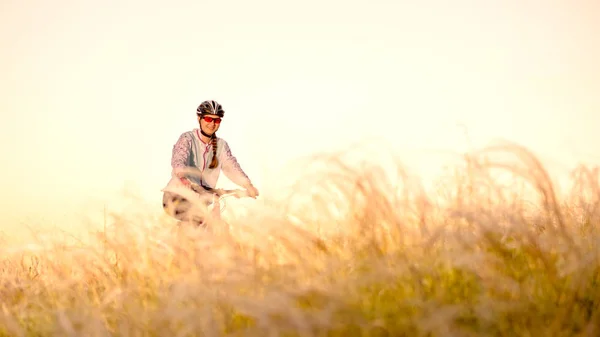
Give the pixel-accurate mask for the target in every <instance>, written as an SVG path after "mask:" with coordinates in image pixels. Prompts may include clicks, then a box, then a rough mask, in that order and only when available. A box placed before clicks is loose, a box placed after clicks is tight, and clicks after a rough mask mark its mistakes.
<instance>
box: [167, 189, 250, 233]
mask: <svg viewBox="0 0 600 337" xmlns="http://www.w3.org/2000/svg"><path fill="white" fill-rule="evenodd" d="M163 193H164V194H163V209H164V210H165V212H166V213H167V214H168V215H169V216H171V217H172V218H174V219H176V220H178V222H177V225H178V226H181V225H182V224H191V225H193V226H195V227H202V228H205V229H206V228H207V227H208V224H209V223H213V222H218V221H221V220H222V219H221V213H222V212H223V210H224V209H225V203H223V201H224V199H225V198H228V197H236V198H238V199H239V198H243V197H250V196H249V194H248V192H247V191H246V190H243V189H209V188H206V187H203V186H200V185H198V184H195V183H192V184H191V185H189V186H180V187H174V188H165V189H164V190H163ZM221 204H223V207H221Z"/></svg>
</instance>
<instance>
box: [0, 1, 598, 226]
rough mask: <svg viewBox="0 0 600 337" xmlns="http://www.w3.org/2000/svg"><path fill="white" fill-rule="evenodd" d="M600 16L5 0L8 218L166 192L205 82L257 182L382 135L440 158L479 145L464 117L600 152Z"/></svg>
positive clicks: (436, 5) (423, 6) (472, 8)
mask: <svg viewBox="0 0 600 337" xmlns="http://www.w3.org/2000/svg"><path fill="white" fill-rule="evenodd" d="M599 17H600V2H598V1H591V0H589V1H529V0H489V1H481V0H457V1H442V0H425V1H380V0H371V1H366V0H364V1H348V0H346V1H341V0H329V1H316V0H306V1H302V2H295V3H294V4H291V2H285V1H275V0H256V1H240V0H238V1H171V2H164V1H163V2H157V1H148V0H145V1H137V0H119V1H117V0H110V1H91V0H87V1H85V0H80V1H74V0H56V1H40V0H29V1H23V0H2V2H1V3H0V28H1V29H0V46H1V48H2V50H3V52H2V53H1V54H0V61H1V62H0V73H1V74H2V79H1V80H0V92H1V93H2V96H1V99H0V112H1V115H0V116H1V117H0V131H1V132H0V137H1V138H0V149H1V152H0V153H1V154H2V156H3V157H4V158H5V161H4V164H3V166H2V171H1V172H2V174H1V175H0V188H1V189H2V191H3V196H2V198H3V200H2V205H3V206H2V207H3V208H2V214H1V218H2V220H1V221H2V222H1V223H2V225H1V226H0V230H2V228H6V229H9V230H10V229H11V228H13V227H12V226H15V225H14V224H15V223H17V222H19V221H25V220H24V219H29V220H26V221H34V220H33V219H43V221H63V219H64V217H68V216H72V215H73V214H75V213H76V212H79V211H81V210H82V209H83V208H82V207H84V206H85V207H92V208H94V209H97V210H98V212H101V210H102V205H103V204H106V203H108V204H110V200H111V198H112V196H113V195H114V194H115V193H118V192H119V191H120V190H121V189H122V188H123V186H125V185H127V184H133V185H135V186H137V187H139V188H140V193H141V194H142V195H143V196H144V197H145V198H146V199H148V200H150V201H154V200H155V202H156V204H157V207H158V206H159V203H160V198H161V193H160V189H161V188H162V187H163V186H164V185H165V184H166V183H167V181H168V179H169V173H170V156H171V149H172V146H173V144H174V143H175V141H176V140H177V138H178V137H179V135H180V134H181V133H182V132H184V131H187V130H190V129H192V128H195V127H197V124H196V119H195V109H196V107H197V105H198V104H199V103H200V102H202V101H203V100H206V99H216V100H217V101H219V102H220V103H222V104H223V106H224V108H225V111H226V115H225V119H224V122H223V124H222V126H221V130H220V131H219V133H218V134H219V136H221V137H223V138H225V139H226V140H227V141H228V142H229V144H230V146H231V148H232V150H233V152H234V155H236V156H237V158H238V160H239V161H240V163H241V164H242V166H243V168H244V169H245V170H246V172H247V173H248V174H249V175H250V177H251V178H252V179H253V181H254V182H255V184H256V185H257V187H258V188H259V189H261V188H262V187H263V186H267V183H268V182H271V180H267V179H273V178H274V177H277V174H276V173H275V174H274V173H273V172H277V169H278V168H279V167H281V166H282V165H285V164H286V163H287V162H288V161H289V160H290V159H293V158H295V157H297V156H300V155H306V154H310V153H315V152H318V151H322V150H327V149H333V148H336V147H338V146H342V145H344V144H348V143H350V142H357V141H360V140H361V139H363V138H364V139H371V138H372V137H379V138H381V139H384V140H385V141H387V142H388V143H389V144H392V145H393V146H394V147H396V148H397V149H398V150H399V151H412V152H410V153H412V154H411V155H410V156H409V155H408V154H407V157H406V161H407V162H408V163H409V164H413V165H415V166H416V167H417V169H418V170H421V172H422V173H423V174H424V175H426V172H428V170H431V165H430V161H428V160H425V159H424V158H425V157H426V155H419V156H418V155H416V154H415V153H416V152H415V151H420V150H423V149H427V150H434V149H435V150H437V149H439V150H453V151H462V150H464V149H465V146H466V145H465V141H464V137H463V131H462V129H461V128H460V127H458V125H465V126H466V127H467V128H468V129H469V133H470V136H471V138H472V140H473V141H474V142H475V143H476V145H483V144H485V143H486V142H488V141H490V140H493V139H496V138H505V139H509V140H513V141H517V142H520V143H522V144H524V145H526V146H528V147H529V148H531V149H533V150H535V151H538V152H539V153H540V154H541V155H544V156H546V157H547V158H549V160H553V161H556V162H559V163H560V164H562V165H566V166H567V167H571V166H573V165H574V164H575V161H577V160H595V159H596V156H598V157H600V151H599V150H598V149H597V144H598V141H600V137H599V136H598V132H597V131H596V128H597V127H598V125H600V95H598V92H600V63H599V62H598V60H600V21H599V20H598V18H599ZM406 153H408V152H406ZM419 165H421V166H419ZM31 203H33V205H31V206H27V205H30V204H31ZM81 212H85V211H81ZM49 219H53V220H49Z"/></svg>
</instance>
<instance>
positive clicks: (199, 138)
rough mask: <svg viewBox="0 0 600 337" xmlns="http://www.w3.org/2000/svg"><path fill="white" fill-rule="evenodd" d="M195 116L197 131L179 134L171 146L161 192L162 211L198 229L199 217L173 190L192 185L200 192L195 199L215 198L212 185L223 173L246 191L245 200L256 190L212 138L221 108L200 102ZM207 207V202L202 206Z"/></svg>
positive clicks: (219, 141) (220, 142) (226, 150)
mask: <svg viewBox="0 0 600 337" xmlns="http://www.w3.org/2000/svg"><path fill="white" fill-rule="evenodd" d="M196 115H197V118H198V123H199V126H200V127H199V128H196V129H193V130H191V131H187V132H184V133H183V134H181V136H179V139H178V140H177V142H176V143H175V145H174V146H173V152H172V157H171V167H172V173H171V180H170V181H169V183H168V184H167V186H166V187H165V189H163V192H164V194H163V209H164V210H165V211H166V212H167V214H169V215H171V216H173V217H174V218H176V219H178V220H180V221H182V222H191V223H195V224H197V225H201V224H203V217H202V216H199V215H195V214H192V213H194V212H192V211H191V210H192V208H191V207H192V204H191V203H190V201H189V200H188V199H189V198H186V197H185V196H184V194H185V193H179V194H178V193H175V192H173V189H174V188H177V187H187V188H188V189H189V188H192V187H194V185H196V186H200V187H202V188H203V189H202V190H197V189H194V191H195V192H196V193H198V194H199V195H203V194H208V195H212V194H214V193H217V194H218V192H219V190H217V189H216V185H217V181H218V179H219V175H220V172H221V171H223V173H224V174H225V176H226V177H227V178H229V179H230V180H231V181H232V182H234V183H235V184H237V185H239V186H241V187H243V188H244V189H246V191H247V193H248V196H250V197H252V198H256V197H257V196H258V190H257V189H256V188H255V187H254V186H253V185H252V182H251V181H250V178H248V176H247V175H246V173H244V171H243V170H242V168H241V167H240V165H239V164H238V162H237V160H236V158H235V157H234V156H233V155H232V154H231V149H230V148H229V145H228V144H227V142H226V141H225V140H224V139H222V138H219V137H217V135H216V132H217V130H219V127H220V125H221V120H222V119H223V116H224V115H225V111H224V110H223V107H222V106H221V105H220V104H219V103H217V102H216V101H214V100H208V101H204V102H202V104H200V106H198V108H197V109H196ZM188 193H189V192H188ZM182 194H183V195H182ZM209 204H210V201H207V202H206V203H205V204H204V206H208V205H209ZM203 211H205V210H203Z"/></svg>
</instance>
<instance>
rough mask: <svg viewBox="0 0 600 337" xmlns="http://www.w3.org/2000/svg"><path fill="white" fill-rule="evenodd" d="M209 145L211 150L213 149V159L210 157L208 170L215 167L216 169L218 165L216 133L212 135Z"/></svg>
mask: <svg viewBox="0 0 600 337" xmlns="http://www.w3.org/2000/svg"><path fill="white" fill-rule="evenodd" d="M211 143H212V148H213V157H212V161H211V162H210V165H209V166H208V168H211V169H214V168H215V167H217V165H219V160H218V159H217V135H216V133H213V135H212V138H211Z"/></svg>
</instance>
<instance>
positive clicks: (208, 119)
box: [202, 116, 221, 124]
mask: <svg viewBox="0 0 600 337" xmlns="http://www.w3.org/2000/svg"><path fill="white" fill-rule="evenodd" d="M202 119H204V121H205V122H206V123H210V122H212V121H215V124H220V123H221V118H219V117H217V118H213V117H208V116H204V117H202Z"/></svg>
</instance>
